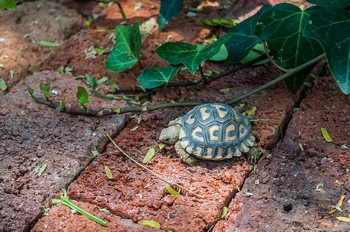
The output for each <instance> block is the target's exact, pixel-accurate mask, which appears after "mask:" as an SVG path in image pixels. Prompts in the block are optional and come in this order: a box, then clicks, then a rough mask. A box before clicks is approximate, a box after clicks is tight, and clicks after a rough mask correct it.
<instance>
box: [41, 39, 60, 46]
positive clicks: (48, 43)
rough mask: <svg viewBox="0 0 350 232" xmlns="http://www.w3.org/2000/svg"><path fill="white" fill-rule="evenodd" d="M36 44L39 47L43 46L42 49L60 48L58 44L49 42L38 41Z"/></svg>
mask: <svg viewBox="0 0 350 232" xmlns="http://www.w3.org/2000/svg"><path fill="white" fill-rule="evenodd" d="M38 44H39V45H40V46H43V47H58V46H60V44H59V43H54V42H49V41H45V40H41V41H39V43H38Z"/></svg>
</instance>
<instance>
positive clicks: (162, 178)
mask: <svg viewBox="0 0 350 232" xmlns="http://www.w3.org/2000/svg"><path fill="white" fill-rule="evenodd" d="M105 134H106V136H107V137H108V139H109V140H110V141H111V143H112V144H113V145H114V146H115V147H116V148H117V149H118V150H119V151H120V152H121V153H122V154H123V155H125V156H126V157H127V158H128V159H130V160H131V161H132V162H134V163H135V164H136V165H137V166H139V167H141V168H143V169H145V170H146V171H148V172H149V173H151V174H152V175H154V176H155V177H157V178H158V179H160V180H162V181H164V182H165V183H167V184H168V185H175V186H177V187H178V188H180V189H183V190H185V191H187V192H188V193H190V194H192V195H194V196H196V197H198V198H203V196H201V195H199V194H197V193H195V192H193V191H191V190H189V189H187V188H185V187H184V186H182V185H179V184H176V183H174V182H171V181H169V180H167V179H165V178H164V177H163V176H164V175H162V174H159V173H157V172H155V171H153V170H151V169H149V168H147V167H146V166H145V165H142V164H140V163H139V162H137V161H136V160H135V159H134V158H132V157H131V156H130V155H128V154H127V153H126V152H125V151H124V150H123V149H121V148H120V147H119V146H118V145H117V144H116V143H115V142H114V140H113V139H112V138H111V136H110V135H109V134H108V133H107V132H106V131H105Z"/></svg>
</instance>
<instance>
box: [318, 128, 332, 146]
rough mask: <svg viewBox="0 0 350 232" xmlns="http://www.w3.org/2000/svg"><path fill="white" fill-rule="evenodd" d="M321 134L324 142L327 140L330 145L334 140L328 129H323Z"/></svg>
mask: <svg viewBox="0 0 350 232" xmlns="http://www.w3.org/2000/svg"><path fill="white" fill-rule="evenodd" d="M321 133H322V136H323V138H324V140H326V141H327V142H328V143H331V142H332V141H333V139H332V138H331V136H330V135H329V133H328V131H327V130H326V128H324V127H321Z"/></svg>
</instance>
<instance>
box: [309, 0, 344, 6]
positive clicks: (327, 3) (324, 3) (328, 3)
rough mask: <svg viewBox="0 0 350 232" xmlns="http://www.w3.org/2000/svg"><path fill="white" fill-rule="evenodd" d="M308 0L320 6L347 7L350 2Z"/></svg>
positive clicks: (341, 0)
mask: <svg viewBox="0 0 350 232" xmlns="http://www.w3.org/2000/svg"><path fill="white" fill-rule="evenodd" d="M307 1H308V2H310V3H312V4H316V5H319V6H336V7H341V8H345V7H346V6H348V5H349V4H350V1H349V0H307Z"/></svg>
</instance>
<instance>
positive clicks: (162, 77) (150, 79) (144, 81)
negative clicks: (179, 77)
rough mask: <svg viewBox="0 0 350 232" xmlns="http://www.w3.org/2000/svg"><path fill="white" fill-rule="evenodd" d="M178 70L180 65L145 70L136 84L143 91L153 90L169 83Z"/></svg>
mask: <svg viewBox="0 0 350 232" xmlns="http://www.w3.org/2000/svg"><path fill="white" fill-rule="evenodd" d="M179 69H180V65H177V66H174V65H169V66H165V67H162V68H145V69H144V70H143V71H142V73H141V75H140V76H139V77H138V78H137V82H138V83H139V84H140V85H141V86H142V87H143V88H145V89H153V88H156V87H158V86H161V85H163V84H165V83H168V82H169V81H171V80H172V79H173V78H174V76H175V75H176V74H177V72H178V71H179Z"/></svg>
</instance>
